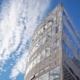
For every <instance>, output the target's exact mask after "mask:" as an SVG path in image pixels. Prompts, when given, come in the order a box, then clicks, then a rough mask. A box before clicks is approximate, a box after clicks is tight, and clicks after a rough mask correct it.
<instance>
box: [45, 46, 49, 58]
mask: <svg viewBox="0 0 80 80" xmlns="http://www.w3.org/2000/svg"><path fill="white" fill-rule="evenodd" d="M49 55H50V46H48V47H47V48H46V49H45V56H46V57H47V56H49Z"/></svg>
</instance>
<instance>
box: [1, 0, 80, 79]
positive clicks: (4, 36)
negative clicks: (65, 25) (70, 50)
mask: <svg viewBox="0 0 80 80" xmlns="http://www.w3.org/2000/svg"><path fill="white" fill-rule="evenodd" d="M60 2H62V3H63V5H64V7H65V9H66V11H67V12H68V14H69V16H70V18H71V20H72V21H73V23H74V25H75V26H76V28H77V29H78V31H80V22H79V21H80V0H0V80H24V74H25V68H26V64H27V53H28V50H29V45H30V39H31V36H32V34H33V32H34V30H35V29H36V27H37V25H38V24H39V23H40V22H41V21H42V20H43V19H44V18H45V17H46V16H47V15H48V14H49V13H50V12H51V11H52V10H53V9H54V8H55V7H56V6H57V5H58V4H59V3H60Z"/></svg>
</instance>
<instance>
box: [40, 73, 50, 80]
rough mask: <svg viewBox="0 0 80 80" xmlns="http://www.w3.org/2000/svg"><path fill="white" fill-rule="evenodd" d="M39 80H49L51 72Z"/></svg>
mask: <svg viewBox="0 0 80 80" xmlns="http://www.w3.org/2000/svg"><path fill="white" fill-rule="evenodd" d="M39 80H49V72H47V73H46V74H44V75H42V76H40V77H39Z"/></svg>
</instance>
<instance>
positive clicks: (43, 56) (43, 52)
mask: <svg viewBox="0 0 80 80" xmlns="http://www.w3.org/2000/svg"><path fill="white" fill-rule="evenodd" d="M44 58H45V50H43V51H42V52H41V57H40V60H43V59H44Z"/></svg>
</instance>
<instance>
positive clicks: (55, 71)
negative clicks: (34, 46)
mask: <svg viewBox="0 0 80 80" xmlns="http://www.w3.org/2000/svg"><path fill="white" fill-rule="evenodd" d="M59 76H60V66H58V67H56V68H54V69H53V70H51V71H50V80H54V79H56V78H58V77H59Z"/></svg>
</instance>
